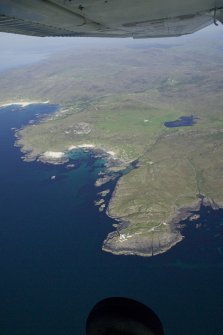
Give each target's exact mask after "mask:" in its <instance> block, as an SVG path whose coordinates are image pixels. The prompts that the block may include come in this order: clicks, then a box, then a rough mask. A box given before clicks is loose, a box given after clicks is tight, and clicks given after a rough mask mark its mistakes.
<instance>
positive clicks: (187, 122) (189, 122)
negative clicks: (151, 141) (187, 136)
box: [164, 115, 198, 128]
mask: <svg viewBox="0 0 223 335" xmlns="http://www.w3.org/2000/svg"><path fill="white" fill-rule="evenodd" d="M197 120H198V118H197V117H195V116H193V115H190V116H181V117H180V118H179V119H178V120H174V121H166V122H164V126H165V127H167V128H175V127H189V126H193V125H194V124H196V123H197Z"/></svg>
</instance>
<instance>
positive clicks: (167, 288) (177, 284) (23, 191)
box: [0, 105, 223, 335]
mask: <svg viewBox="0 0 223 335" xmlns="http://www.w3.org/2000/svg"><path fill="white" fill-rule="evenodd" d="M14 109H15V111H14V112H13V111H12V107H7V108H4V109H3V108H2V109H0V159H1V164H0V265H1V275H0V288H1V291H0V333H1V334H3V335H11V334H13V335H18V334H19V335H37V334H38V335H39V334H42V335H49V334H54V335H59V334H60V335H71V334H75V335H78V334H81V335H83V334H84V329H85V320H86V317H87V315H88V312H89V311H90V309H91V308H92V307H93V305H94V304H95V303H96V302H97V301H99V300H100V299H103V298H106V297H110V296H126V297H129V298H133V299H137V300H139V301H141V302H144V303H146V304H147V305H149V306H150V307H151V308H153V309H154V310H155V311H156V312H157V313H158V315H159V317H160V318H161V320H162V322H163V324H164V328H165V332H166V334H167V335H179V334H181V335H188V334H191V335H192V334H194V335H201V334H202V335H210V334H211V335H217V334H218V335H220V334H223V324H222V316H223V288H222V283H223V243H222V242H223V241H222V240H223V234H222V232H223V211H222V210H219V211H213V210H211V209H210V208H205V207H203V208H202V209H201V218H200V220H199V221H196V222H189V221H188V222H187V226H186V228H185V229H184V235H185V236H186V238H185V239H184V240H183V241H182V243H180V244H178V245H177V246H176V247H175V248H173V249H171V250H170V251H169V252H167V253H166V254H163V255H160V256H155V257H153V258H139V257H131V256H129V257H126V256H113V255H111V254H107V253H104V252H102V251H101V244H102V241H103V239H104V238H105V236H106V234H107V233H108V232H109V231H111V229H112V223H113V221H112V220H111V219H109V218H108V217H107V216H106V215H105V214H103V213H98V211H97V208H96V207H94V205H93V201H94V200H95V198H96V193H97V192H98V191H99V189H98V188H95V187H94V182H95V180H96V177H97V173H98V171H99V170H100V168H101V165H102V161H101V160H100V159H94V158H93V157H91V156H90V155H87V154H83V155H82V156H83V157H82V159H81V160H80V161H79V165H78V168H76V169H74V170H69V169H67V168H66V167H65V166H55V165H48V164H42V163H38V162H31V163H26V162H23V161H22V160H21V153H20V151H19V149H18V148H15V147H14V146H13V144H14V137H13V131H12V130H11V127H16V128H18V127H21V126H22V125H24V124H26V123H27V122H28V121H29V120H30V119H33V117H34V115H35V114H36V113H45V112H47V113H49V112H52V111H54V110H56V106H47V105H32V106H29V107H26V108H23V109H22V108H18V107H14ZM52 175H56V176H57V177H58V178H57V179H56V180H51V179H50V178H51V176H52ZM110 186H111V187H114V185H113V184H111V185H110ZM198 223H201V226H199V228H196V227H198V226H196V225H197V224H198Z"/></svg>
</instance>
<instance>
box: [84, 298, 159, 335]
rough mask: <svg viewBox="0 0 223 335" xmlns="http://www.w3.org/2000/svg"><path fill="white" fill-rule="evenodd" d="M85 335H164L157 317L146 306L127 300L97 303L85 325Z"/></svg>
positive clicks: (116, 299)
mask: <svg viewBox="0 0 223 335" xmlns="http://www.w3.org/2000/svg"><path fill="white" fill-rule="evenodd" d="M86 334H87V335H164V331H163V327H162V324H161V321H160V320H159V318H158V316H157V315H156V314H155V313H154V312H153V311H152V310H151V309H150V308H149V307H147V306H145V305H143V304H141V303H139V302H137V301H135V300H132V299H128V298H107V299H104V300H102V301H100V302H98V303H97V304H96V305H95V306H94V307H93V309H92V311H91V312H90V314H89V316H88V319H87V323H86Z"/></svg>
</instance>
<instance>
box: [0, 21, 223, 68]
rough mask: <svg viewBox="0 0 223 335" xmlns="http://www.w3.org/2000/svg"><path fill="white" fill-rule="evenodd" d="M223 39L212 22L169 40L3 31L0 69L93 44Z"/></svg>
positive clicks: (97, 45)
mask: <svg viewBox="0 0 223 335" xmlns="http://www.w3.org/2000/svg"><path fill="white" fill-rule="evenodd" d="M204 35H205V36H207V38H208V37H209V38H210V36H211V38H213V37H215V38H219V37H220V38H222V37H223V27H222V25H220V24H219V26H218V27H216V26H214V25H212V26H209V27H207V28H205V29H203V30H202V31H199V32H197V33H195V34H193V35H188V36H183V37H177V38H166V39H143V40H133V39H130V38H128V39H123V38H122V39H112V38H78V37H67V38H64V37H50V38H48V37H47V38H46V37H44V38H41V37H31V36H21V35H13V34H6V33H0V47H1V53H0V71H2V70H5V69H9V68H12V67H17V66H21V65H26V64H30V63H34V62H37V61H39V60H41V59H43V58H45V57H47V56H48V55H50V54H52V53H58V52H64V51H65V50H68V49H83V48H88V47H92V46H96V47H101V46H103V47H106V46H108V45H114V46H115V45H116V46H117V45H120V44H140V43H148V44H149V43H156V42H158V43H159V44H160V43H178V42H180V43H182V42H185V43H186V42H187V41H188V40H191V39H193V38H195V39H196V38H197V39H199V38H200V37H201V36H204Z"/></svg>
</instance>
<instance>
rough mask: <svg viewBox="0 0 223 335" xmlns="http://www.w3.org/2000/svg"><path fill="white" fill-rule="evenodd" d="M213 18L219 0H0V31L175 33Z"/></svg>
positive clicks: (219, 14) (221, 4) (220, 16)
mask: <svg viewBox="0 0 223 335" xmlns="http://www.w3.org/2000/svg"><path fill="white" fill-rule="evenodd" d="M217 20H219V21H223V0H216V1H213V0H165V1H163V0H0V31H1V32H9V33H16V34H23V35H33V36H82V37H84V36H86V37H91V36H95V37H97V36H98V37H133V38H145V37H166V36H179V35H184V34H190V33H193V32H195V31H197V30H199V29H202V28H204V27H205V26H208V25H210V24H211V23H213V22H215V23H216V21H217Z"/></svg>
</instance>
